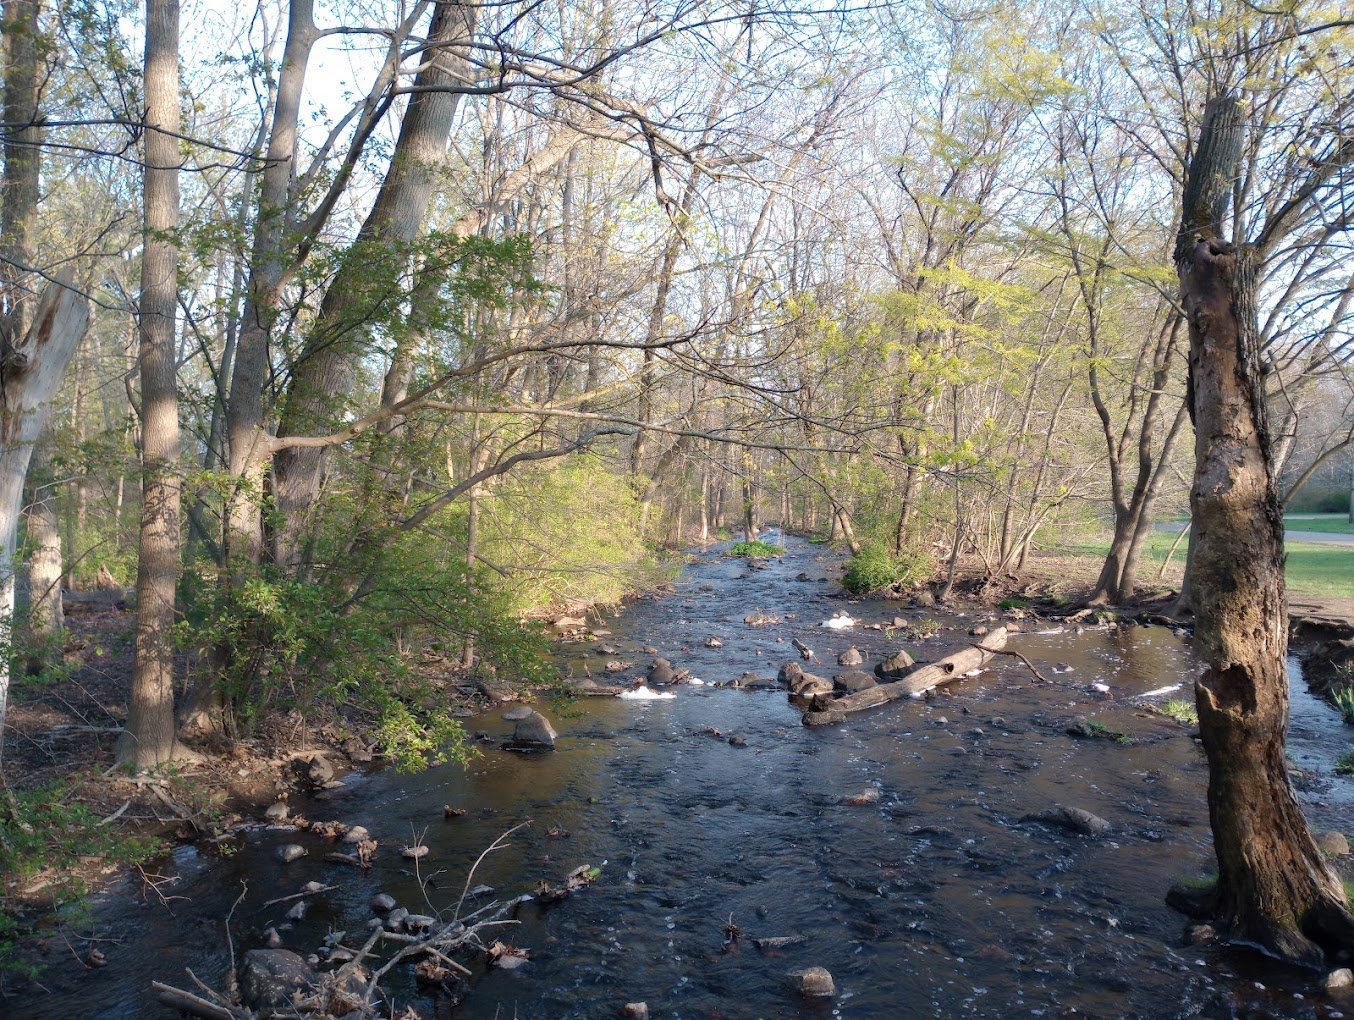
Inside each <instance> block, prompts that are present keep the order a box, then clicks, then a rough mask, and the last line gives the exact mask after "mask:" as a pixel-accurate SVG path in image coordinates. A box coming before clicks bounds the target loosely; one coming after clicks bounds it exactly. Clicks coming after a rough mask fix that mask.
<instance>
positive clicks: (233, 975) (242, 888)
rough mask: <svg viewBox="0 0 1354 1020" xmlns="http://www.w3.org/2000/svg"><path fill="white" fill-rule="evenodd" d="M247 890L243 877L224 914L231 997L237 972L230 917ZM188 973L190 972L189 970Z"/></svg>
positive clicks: (236, 980) (237, 980)
mask: <svg viewBox="0 0 1354 1020" xmlns="http://www.w3.org/2000/svg"><path fill="white" fill-rule="evenodd" d="M248 892H249V883H248V882H247V881H245V880H243V879H241V880H240V895H239V896H236V897H235V902H234V903H232V904H231V905H230V911H229V912H228V913H227V914H226V948H227V949H229V950H230V984H229V988H228V989H227V990H228V991H229V992H230V994H231V997H232V998H233V997H234V995H235V992H236V990H237V988H238V986H239V980H240V978H239V972H238V971H237V970H236V969H235V939H234V938H233V937H232V936H231V934H230V919H231V918H232V917H234V916H235V908H236V907H238V906H239V905H240V904H241V903H242V902H243V901H244V898H245V894H246V893H248ZM188 973H190V974H191V973H192V971H189V972H188Z"/></svg>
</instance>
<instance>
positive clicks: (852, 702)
mask: <svg viewBox="0 0 1354 1020" xmlns="http://www.w3.org/2000/svg"><path fill="white" fill-rule="evenodd" d="M1005 647H1006V628H1005V627H998V628H997V629H996V630H994V631H993V632H992V633H991V634H988V635H987V636H986V637H985V638H983V640H982V641H981V642H980V643H979V644H976V645H971V646H969V647H968V648H962V649H960V650H959V651H957V652H954V653H953V654H951V655H947V656H945V658H943V659H939V660H937V661H936V662H932V663H928V664H927V665H925V666H921V667H919V668H918V669H914V670H913V671H912V672H911V673H908V674H907V675H906V676H904V677H903V678H902V679H900V680H894V681H892V682H891V683H883V684H878V685H876V686H874V687H871V688H868V689H867V690H863V691H860V692H858V693H856V694H848V695H847V696H846V697H844V698H838V699H837V700H835V701H831V702H829V703H827V704H826V705H823V706H822V707H821V709H820V711H818V712H810V713H808V714H807V715H806V716H805V717H804V721H805V722H806V723H815V722H840V721H841V720H842V719H844V718H845V717H846V716H847V715H850V714H852V713H854V712H863V711H865V710H866V709H868V708H877V707H878V706H880V705H887V704H888V703H889V702H891V701H898V700H900V699H902V698H910V697H912V696H913V695H916V694H922V693H924V692H926V691H929V690H933V689H935V688H936V687H940V686H942V685H944V684H947V683H951V682H953V681H954V680H957V679H958V678H959V677H962V676H963V675H964V674H965V673H967V672H969V671H970V670H974V669H981V668H982V667H983V666H986V665H987V664H988V663H989V662H991V661H992V659H993V658H994V657H995V656H997V655H998V654H1000V653H1001V652H1002V651H1003V650H1004V649H1005ZM1011 654H1014V653H1011ZM1030 668H1031V669H1033V667H1030Z"/></svg>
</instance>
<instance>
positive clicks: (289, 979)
mask: <svg viewBox="0 0 1354 1020" xmlns="http://www.w3.org/2000/svg"><path fill="white" fill-rule="evenodd" d="M314 987H315V974H314V972H313V971H312V970H311V969H310V967H308V966H307V965H306V961H305V960H303V959H301V957H299V956H297V955H296V954H295V953H293V952H292V951H291V950H290V949H251V950H250V951H249V952H247V953H245V954H244V963H243V966H242V967H241V968H240V996H241V998H242V999H243V1000H244V1002H245V1005H247V1006H249V1007H250V1008H251V1009H256V1010H265V1009H270V1008H274V1009H275V1008H278V1007H282V1006H286V1005H287V1004H288V1003H289V1002H290V1001H291V997H292V994H293V993H294V992H298V991H309V990H311V989H312V988H314Z"/></svg>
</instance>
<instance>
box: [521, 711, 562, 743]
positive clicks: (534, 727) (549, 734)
mask: <svg viewBox="0 0 1354 1020" xmlns="http://www.w3.org/2000/svg"><path fill="white" fill-rule="evenodd" d="M555 736H556V733H555V728H554V727H553V726H551V725H550V720H548V719H547V718H546V717H545V716H543V715H541V713H540V712H535V711H533V712H532V713H531V714H530V715H529V716H527V717H526V718H524V719H519V720H518V722H517V728H516V729H514V730H513V734H512V742H513V743H514V744H518V745H521V746H524V747H539V748H542V749H553V748H554V746H555Z"/></svg>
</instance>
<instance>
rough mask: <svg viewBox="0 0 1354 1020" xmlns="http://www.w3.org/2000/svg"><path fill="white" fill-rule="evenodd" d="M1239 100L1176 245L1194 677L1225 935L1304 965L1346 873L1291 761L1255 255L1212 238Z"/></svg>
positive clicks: (1230, 174)
mask: <svg viewBox="0 0 1354 1020" xmlns="http://www.w3.org/2000/svg"><path fill="white" fill-rule="evenodd" d="M1241 135H1242V108H1241V104H1240V103H1239V102H1238V101H1237V100H1235V99H1233V98H1230V97H1222V98H1215V99H1213V100H1210V102H1209V103H1208V106H1207V109H1206V111H1205V115H1204V122H1203V128H1202V132H1201V137H1200V139H1199V144H1198V148H1197V150H1196V152H1195V154H1194V157H1193V160H1192V161H1191V164H1190V168H1189V174H1188V176H1187V180H1186V186H1185V193H1184V215H1183V218H1182V223H1181V229H1180V236H1179V240H1178V242H1177V246H1176V252H1175V259H1176V267H1177V270H1178V272H1179V276H1180V295H1181V302H1182V304H1183V306H1184V309H1185V313H1186V316H1187V318H1188V322H1189V337H1190V356H1189V372H1190V394H1191V401H1192V412H1193V417H1194V425H1195V476H1194V485H1193V487H1192V489H1191V491H1190V505H1191V509H1192V511H1193V519H1194V545H1195V548H1194V559H1193V565H1192V569H1193V600H1194V612H1195V620H1196V624H1195V647H1196V648H1197V649H1198V650H1199V652H1200V654H1201V656H1202V658H1203V659H1204V661H1205V662H1206V663H1207V669H1206V670H1205V672H1204V675H1203V676H1202V677H1201V678H1200V679H1199V680H1198V682H1197V683H1196V685H1195V698H1196V702H1197V704H1198V711H1199V730H1200V734H1201V736H1202V738H1203V745H1204V751H1205V753H1206V754H1207V756H1208V766H1209V782H1208V810H1209V817H1210V820H1211V821H1212V825H1213V845H1214V851H1215V853H1216V855H1217V861H1218V884H1217V887H1216V890H1215V892H1214V894H1213V898H1212V900H1213V901H1212V908H1213V911H1214V914H1215V916H1216V918H1217V919H1218V921H1219V922H1220V923H1221V924H1223V925H1224V926H1226V927H1227V928H1228V929H1229V930H1230V932H1231V934H1232V935H1233V937H1235V938H1237V939H1242V940H1246V941H1250V942H1254V943H1257V944H1259V945H1260V946H1262V947H1264V948H1266V949H1268V950H1270V951H1273V952H1275V953H1277V954H1279V955H1280V956H1282V957H1284V958H1286V959H1290V960H1294V961H1297V962H1300V963H1304V964H1308V965H1311V966H1319V965H1320V964H1321V963H1322V961H1323V954H1322V950H1323V949H1333V948H1336V947H1344V948H1351V947H1354V918H1351V916H1350V914H1349V912H1348V909H1347V907H1346V904H1345V896H1344V891H1343V889H1342V888H1341V885H1340V880H1339V879H1338V878H1337V877H1336V875H1335V873H1334V872H1333V871H1332V870H1331V869H1330V867H1329V866H1328V865H1327V864H1326V862H1325V860H1324V858H1323V857H1322V855H1321V852H1320V851H1319V850H1318V849H1317V847H1316V845H1315V843H1314V841H1313V840H1312V837H1311V833H1310V832H1309V831H1308V829H1307V823H1306V821H1305V820H1304V818H1303V816H1302V810H1301V808H1300V807H1299V805H1298V801H1297V797H1296V795H1295V794H1294V792H1293V785H1292V782H1291V780H1290V778H1289V773H1288V763H1287V762H1286V760H1285V758H1284V732H1285V729H1286V727H1287V724H1288V674H1287V670H1286V668H1285V658H1286V655H1287V650H1288V620H1287V604H1286V596H1285V590H1284V573H1283V517H1282V513H1281V511H1280V507H1279V499H1278V493H1277V491H1276V488H1275V484H1274V478H1273V475H1272V473H1271V464H1270V460H1269V448H1268V439H1269V437H1268V423H1267V421H1266V415H1265V403H1264V380H1263V374H1262V369H1261V367H1260V358H1259V346H1258V337H1257V333H1258V330H1257V327H1256V305H1255V301H1256V275H1257V263H1258V261H1259V258H1258V254H1257V252H1256V251H1255V249H1253V248H1251V247H1250V246H1248V245H1242V246H1241V247H1239V248H1237V247H1234V246H1233V245H1231V244H1229V243H1227V242H1225V241H1223V240H1221V238H1220V236H1219V234H1220V224H1221V222H1222V219H1223V216H1224V214H1225V211H1226V206H1227V200H1228V196H1229V194H1230V190H1231V187H1232V181H1233V180H1234V178H1235V176H1236V165H1237V159H1238V155H1239V152H1240V147H1241Z"/></svg>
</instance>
